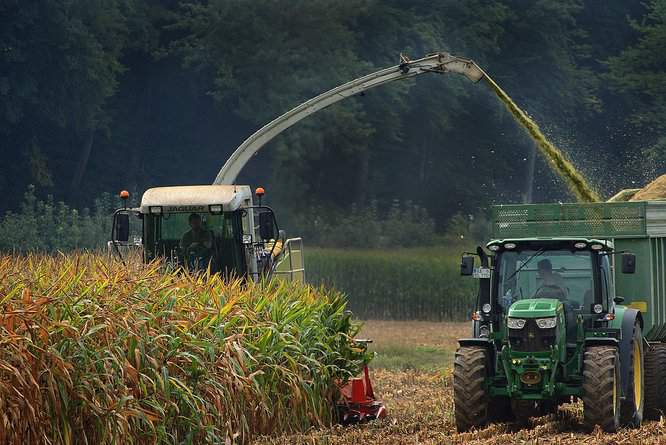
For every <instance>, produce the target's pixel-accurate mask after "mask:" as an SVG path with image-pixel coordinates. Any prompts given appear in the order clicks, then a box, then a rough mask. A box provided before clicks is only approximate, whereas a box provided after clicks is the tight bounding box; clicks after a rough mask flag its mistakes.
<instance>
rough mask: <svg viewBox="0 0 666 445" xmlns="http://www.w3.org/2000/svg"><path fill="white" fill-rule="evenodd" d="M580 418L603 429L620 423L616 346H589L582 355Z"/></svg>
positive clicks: (592, 425)
mask: <svg viewBox="0 0 666 445" xmlns="http://www.w3.org/2000/svg"><path fill="white" fill-rule="evenodd" d="M583 418H584V423H585V425H586V426H587V427H588V428H590V429H592V428H594V426H595V425H600V426H601V428H602V429H603V430H604V431H606V432H615V431H617V429H618V427H619V426H620V358H619V356H618V352H617V348H615V347H612V346H591V347H588V348H586V349H585V352H584V356H583Z"/></svg>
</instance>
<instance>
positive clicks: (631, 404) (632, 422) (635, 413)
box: [620, 323, 645, 428]
mask: <svg viewBox="0 0 666 445" xmlns="http://www.w3.org/2000/svg"><path fill="white" fill-rule="evenodd" d="M629 348H630V349H629V350H630V353H629V363H627V365H628V366H629V374H628V375H627V379H628V382H627V386H626V388H627V393H626V394H625V398H624V400H622V405H621V407H620V423H621V424H622V425H627V426H630V427H634V428H638V427H639V426H641V422H643V408H644V404H645V389H644V388H645V380H644V378H645V377H644V374H645V371H644V369H645V368H644V357H645V356H644V353H643V334H642V332H641V325H640V324H638V323H636V324H635V325H634V333H633V337H632V338H631V344H630V345H629Z"/></svg>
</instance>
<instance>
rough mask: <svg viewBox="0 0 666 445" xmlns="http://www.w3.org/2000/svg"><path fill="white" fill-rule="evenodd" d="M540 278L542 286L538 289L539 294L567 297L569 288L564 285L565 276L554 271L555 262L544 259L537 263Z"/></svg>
mask: <svg viewBox="0 0 666 445" xmlns="http://www.w3.org/2000/svg"><path fill="white" fill-rule="evenodd" d="M537 267H538V278H540V279H541V287H539V289H538V290H537V294H538V296H541V297H546V298H560V299H566V297H567V294H568V292H567V289H566V287H565V286H564V278H562V275H560V274H559V273H557V272H553V263H551V262H550V260H548V259H543V260H541V261H539V262H538V263H537Z"/></svg>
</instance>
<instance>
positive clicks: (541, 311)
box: [508, 298, 562, 318]
mask: <svg viewBox="0 0 666 445" xmlns="http://www.w3.org/2000/svg"><path fill="white" fill-rule="evenodd" d="M561 305H562V302H560V300H558V299H556V298H530V299H527V300H520V301H516V302H515V303H513V304H512V305H511V307H510V308H509V314H508V315H509V317H515V318H543V317H554V316H556V315H557V312H558V309H559V307H560V306H561Z"/></svg>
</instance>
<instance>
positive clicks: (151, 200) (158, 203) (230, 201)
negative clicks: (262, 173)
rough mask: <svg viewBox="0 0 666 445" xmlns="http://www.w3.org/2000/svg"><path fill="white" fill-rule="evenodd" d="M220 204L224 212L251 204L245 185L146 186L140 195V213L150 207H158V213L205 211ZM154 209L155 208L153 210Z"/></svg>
mask: <svg viewBox="0 0 666 445" xmlns="http://www.w3.org/2000/svg"><path fill="white" fill-rule="evenodd" d="M212 205H221V206H222V210H223V211H225V212H233V211H234V210H238V209H239V208H240V207H241V206H248V205H252V191H251V190H250V186H248V185H186V186H173V187H155V188H151V189H148V190H146V192H145V193H144V194H143V196H142V198H141V206H140V208H139V209H140V211H141V213H151V210H150V209H151V207H153V208H155V207H161V209H160V210H161V212H162V213H175V212H202V211H203V212H207V211H209V206H212ZM153 213H155V212H153Z"/></svg>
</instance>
